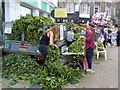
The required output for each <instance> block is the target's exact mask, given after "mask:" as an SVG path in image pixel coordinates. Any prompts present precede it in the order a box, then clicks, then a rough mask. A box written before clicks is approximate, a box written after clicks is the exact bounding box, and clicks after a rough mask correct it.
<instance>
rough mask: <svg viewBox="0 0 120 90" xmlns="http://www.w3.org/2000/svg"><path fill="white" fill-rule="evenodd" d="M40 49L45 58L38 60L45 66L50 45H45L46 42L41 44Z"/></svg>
mask: <svg viewBox="0 0 120 90" xmlns="http://www.w3.org/2000/svg"><path fill="white" fill-rule="evenodd" d="M39 51H40V53H41V54H42V56H43V58H44V60H42V61H40V60H37V63H38V64H40V65H43V66H45V61H46V57H47V55H48V47H47V46H46V45H44V44H40V45H39Z"/></svg>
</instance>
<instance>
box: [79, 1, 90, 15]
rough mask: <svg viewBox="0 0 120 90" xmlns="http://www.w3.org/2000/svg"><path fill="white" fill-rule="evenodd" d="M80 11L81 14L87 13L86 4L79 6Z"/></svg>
mask: <svg viewBox="0 0 120 90" xmlns="http://www.w3.org/2000/svg"><path fill="white" fill-rule="evenodd" d="M80 9H81V14H87V11H88V4H87V3H82V4H81V6H80Z"/></svg>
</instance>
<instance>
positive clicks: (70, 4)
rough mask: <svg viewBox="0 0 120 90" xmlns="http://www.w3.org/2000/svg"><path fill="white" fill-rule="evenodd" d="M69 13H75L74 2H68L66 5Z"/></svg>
mask: <svg viewBox="0 0 120 90" xmlns="http://www.w3.org/2000/svg"><path fill="white" fill-rule="evenodd" d="M66 8H67V11H68V12H71V13H73V12H74V3H72V2H67V5H66Z"/></svg>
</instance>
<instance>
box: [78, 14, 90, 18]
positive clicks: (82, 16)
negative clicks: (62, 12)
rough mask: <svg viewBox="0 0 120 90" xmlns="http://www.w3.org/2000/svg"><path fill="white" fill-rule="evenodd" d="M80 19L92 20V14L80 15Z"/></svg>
mask: <svg viewBox="0 0 120 90" xmlns="http://www.w3.org/2000/svg"><path fill="white" fill-rule="evenodd" d="M79 17H80V18H90V14H80V15H79Z"/></svg>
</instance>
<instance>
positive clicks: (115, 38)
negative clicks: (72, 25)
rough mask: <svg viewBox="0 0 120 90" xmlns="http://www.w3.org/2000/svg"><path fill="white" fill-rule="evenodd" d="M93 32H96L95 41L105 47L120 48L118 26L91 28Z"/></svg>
mask: <svg viewBox="0 0 120 90" xmlns="http://www.w3.org/2000/svg"><path fill="white" fill-rule="evenodd" d="M91 28H92V29H91V30H93V31H94V32H96V35H95V37H96V38H95V41H96V42H101V43H103V45H104V47H105V48H106V47H115V46H120V31H119V29H118V26H117V25H115V26H113V27H110V26H101V25H98V26H91Z"/></svg>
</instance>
